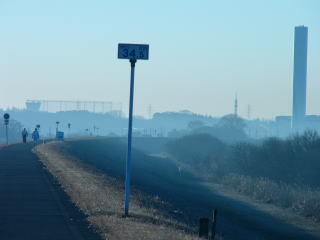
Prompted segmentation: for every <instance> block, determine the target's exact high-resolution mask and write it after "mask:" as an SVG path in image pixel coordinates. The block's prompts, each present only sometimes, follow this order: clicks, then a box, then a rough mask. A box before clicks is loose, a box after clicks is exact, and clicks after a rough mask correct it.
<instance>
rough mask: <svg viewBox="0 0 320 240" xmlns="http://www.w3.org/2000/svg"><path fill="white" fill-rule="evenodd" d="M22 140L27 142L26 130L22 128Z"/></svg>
mask: <svg viewBox="0 0 320 240" xmlns="http://www.w3.org/2000/svg"><path fill="white" fill-rule="evenodd" d="M21 135H22V142H23V143H27V137H28V131H27V130H26V129H25V128H24V129H23V130H22V132H21Z"/></svg>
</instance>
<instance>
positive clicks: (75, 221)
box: [0, 144, 101, 240]
mask: <svg viewBox="0 0 320 240" xmlns="http://www.w3.org/2000/svg"><path fill="white" fill-rule="evenodd" d="M31 150H32V145H31V144H12V145H9V146H1V147H0V239H1V240H22V239H23V240H29V239H30V240H51V239H52V240H100V239H101V238H100V237H99V236H98V234H96V233H94V232H93V231H92V230H91V228H89V225H88V222H87V221H86V219H85V215H84V214H83V213H82V212H81V211H80V210H79V209H78V208H77V207H76V206H75V205H73V204H72V203H71V201H70V199H69V198H68V196H67V195H66V194H65V192H64V191H63V190H62V188H61V187H60V186H59V184H58V183H57V182H56V181H55V180H54V178H53V177H52V176H51V175H50V173H49V172H48V171H47V170H46V168H45V167H44V166H43V165H42V163H41V162H40V161H39V159H38V158H37V156H36V155H35V154H34V153H32V151H31Z"/></svg>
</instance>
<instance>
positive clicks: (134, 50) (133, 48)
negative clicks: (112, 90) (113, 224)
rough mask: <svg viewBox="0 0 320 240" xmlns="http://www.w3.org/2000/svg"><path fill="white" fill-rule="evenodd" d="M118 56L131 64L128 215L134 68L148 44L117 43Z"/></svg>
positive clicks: (145, 54)
mask: <svg viewBox="0 0 320 240" xmlns="http://www.w3.org/2000/svg"><path fill="white" fill-rule="evenodd" d="M118 58H119V59H129V61H130V65H131V75H130V102H129V127H128V149H127V161H126V180H125V194H124V214H125V216H128V215H129V202H130V179H131V142H132V115H133V94H134V70H135V64H136V62H137V60H138V59H141V60H148V59H149V45H145V44H124V43H119V45H118Z"/></svg>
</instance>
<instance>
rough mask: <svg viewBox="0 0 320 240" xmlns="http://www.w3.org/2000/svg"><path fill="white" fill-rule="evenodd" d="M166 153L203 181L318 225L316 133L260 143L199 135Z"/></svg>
mask: <svg viewBox="0 0 320 240" xmlns="http://www.w3.org/2000/svg"><path fill="white" fill-rule="evenodd" d="M168 151H169V153H170V154H171V157H172V158H174V159H176V160H177V161H178V162H179V163H180V165H181V168H183V169H185V170H186V171H190V172H192V173H193V174H194V175H197V176H199V177H201V178H202V179H203V180H205V181H208V182H212V183H217V184H220V185H222V186H225V187H227V188H228V189H231V190H235V191H236V192H238V193H240V194H241V195H244V196H246V197H250V198H251V199H253V200H256V201H259V202H262V203H267V204H270V205H274V206H277V207H281V208H283V209H286V210H290V211H291V212H293V213H294V214H298V215H300V216H303V217H306V218H308V219H312V220H313V221H314V222H316V223H317V224H318V223H319V222H320V190H319V187H320V180H319V177H318V175H319V174H318V172H319V171H320V137H319V136H318V135H317V134H316V133H313V132H307V133H305V135H302V136H293V137H291V138H288V139H285V140H280V139H277V138H270V139H266V140H265V141H264V142H263V143H262V144H260V145H254V144H249V143H239V144H236V145H227V144H225V143H223V142H221V141H219V140H218V139H216V138H214V137H211V136H209V135H206V134H198V135H190V136H186V137H183V138H181V139H177V140H176V141H175V142H172V143H170V144H169V145H168ZM318 229H319V226H318Z"/></svg>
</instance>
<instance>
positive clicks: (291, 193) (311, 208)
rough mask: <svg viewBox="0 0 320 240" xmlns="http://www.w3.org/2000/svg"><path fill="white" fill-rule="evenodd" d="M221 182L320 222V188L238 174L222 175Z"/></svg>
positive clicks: (243, 192)
mask: <svg viewBox="0 0 320 240" xmlns="http://www.w3.org/2000/svg"><path fill="white" fill-rule="evenodd" d="M220 183H221V184H223V185H225V186H228V187H231V188H232V189H234V190H236V191H238V192H239V193H241V194H244V195H246V196H250V197H251V198H253V199H255V200H259V201H262V202H265V203H270V204H274V205H276V206H279V207H282V208H286V209H290V210H293V212H295V213H297V214H299V215H301V216H304V217H308V218H311V219H313V220H314V221H315V222H318V223H319V222H320V190H319V189H311V188H309V187H306V186H299V185H289V184H286V183H279V182H275V181H271V180H270V179H267V178H262V177H261V178H252V177H249V176H243V175H237V174H228V175H226V176H224V177H222V178H221V179H220Z"/></svg>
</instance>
